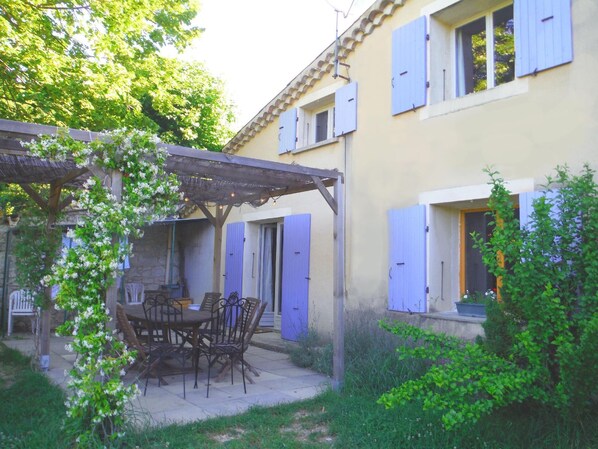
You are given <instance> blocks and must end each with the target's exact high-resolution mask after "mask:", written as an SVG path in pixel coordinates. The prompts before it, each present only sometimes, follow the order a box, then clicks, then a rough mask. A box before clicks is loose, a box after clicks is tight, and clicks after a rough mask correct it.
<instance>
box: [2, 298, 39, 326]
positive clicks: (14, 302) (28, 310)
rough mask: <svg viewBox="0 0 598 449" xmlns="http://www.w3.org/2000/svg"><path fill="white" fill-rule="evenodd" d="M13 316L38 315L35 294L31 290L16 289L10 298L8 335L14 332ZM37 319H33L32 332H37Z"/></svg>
mask: <svg viewBox="0 0 598 449" xmlns="http://www.w3.org/2000/svg"><path fill="white" fill-rule="evenodd" d="M13 316H31V317H36V316H37V313H36V308H35V305H34V304H33V296H31V292H30V291H29V290H24V289H23V290H15V291H14V292H12V293H11V294H10V296H9V299H8V335H9V336H10V334H12V326H13ZM35 322H36V320H35V319H32V320H31V332H35Z"/></svg>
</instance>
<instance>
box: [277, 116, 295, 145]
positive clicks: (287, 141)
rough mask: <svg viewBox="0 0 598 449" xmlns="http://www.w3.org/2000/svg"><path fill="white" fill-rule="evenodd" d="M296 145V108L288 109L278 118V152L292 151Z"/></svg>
mask: <svg viewBox="0 0 598 449" xmlns="http://www.w3.org/2000/svg"><path fill="white" fill-rule="evenodd" d="M296 145H297V109H296V108H293V109H289V110H288V111H285V112H283V113H282V114H280V117H279V118H278V154H283V153H287V152H289V151H293V150H294V149H295V147H296Z"/></svg>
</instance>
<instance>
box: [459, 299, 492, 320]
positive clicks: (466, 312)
mask: <svg viewBox="0 0 598 449" xmlns="http://www.w3.org/2000/svg"><path fill="white" fill-rule="evenodd" d="M455 304H456V305H457V313H458V314H459V315H462V316H473V317H477V318H486V304H478V303H466V302H456V303H455Z"/></svg>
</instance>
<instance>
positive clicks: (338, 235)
mask: <svg viewBox="0 0 598 449" xmlns="http://www.w3.org/2000/svg"><path fill="white" fill-rule="evenodd" d="M334 198H335V200H336V206H337V207H336V211H335V213H334V219H333V222H334V253H333V257H332V260H333V262H332V266H333V272H334V275H333V276H334V277H333V278H334V281H333V282H334V290H333V294H334V310H333V330H334V334H333V355H332V388H333V389H334V390H335V391H339V390H341V388H342V387H343V383H344V381H345V200H344V186H343V180H342V177H341V176H339V177H338V178H337V180H336V181H335V182H334Z"/></svg>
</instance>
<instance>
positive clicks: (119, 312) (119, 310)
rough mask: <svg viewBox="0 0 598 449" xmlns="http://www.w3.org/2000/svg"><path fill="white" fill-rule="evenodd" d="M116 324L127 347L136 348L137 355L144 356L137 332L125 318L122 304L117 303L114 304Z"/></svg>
mask: <svg viewBox="0 0 598 449" xmlns="http://www.w3.org/2000/svg"><path fill="white" fill-rule="evenodd" d="M116 325H117V327H118V329H119V330H120V331H121V332H122V333H123V340H124V342H125V345H126V346H127V347H128V348H129V349H135V350H137V353H138V354H137V355H138V357H140V358H145V355H146V354H145V349H144V348H143V346H142V345H141V343H140V342H139V339H138V338H137V334H136V333H135V330H134V329H133V326H131V323H130V322H129V319H128V318H127V314H126V313H125V309H124V307H123V306H122V304H119V303H117V304H116Z"/></svg>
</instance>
